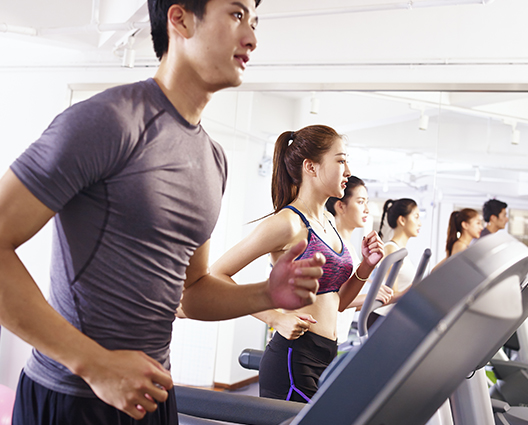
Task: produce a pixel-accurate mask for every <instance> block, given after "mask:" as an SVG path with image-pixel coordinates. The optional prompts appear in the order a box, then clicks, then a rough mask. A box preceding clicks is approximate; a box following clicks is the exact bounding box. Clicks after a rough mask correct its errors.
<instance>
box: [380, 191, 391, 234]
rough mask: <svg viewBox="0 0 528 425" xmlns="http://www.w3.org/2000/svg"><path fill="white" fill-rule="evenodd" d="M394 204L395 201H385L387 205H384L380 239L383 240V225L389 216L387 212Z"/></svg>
mask: <svg viewBox="0 0 528 425" xmlns="http://www.w3.org/2000/svg"><path fill="white" fill-rule="evenodd" d="M393 203H394V201H393V200H392V199H387V200H386V201H385V204H383V214H382V215H381V222H380V227H379V232H378V233H379V237H380V238H383V223H384V221H385V216H386V215H387V211H388V210H389V208H390V207H392V204H393Z"/></svg>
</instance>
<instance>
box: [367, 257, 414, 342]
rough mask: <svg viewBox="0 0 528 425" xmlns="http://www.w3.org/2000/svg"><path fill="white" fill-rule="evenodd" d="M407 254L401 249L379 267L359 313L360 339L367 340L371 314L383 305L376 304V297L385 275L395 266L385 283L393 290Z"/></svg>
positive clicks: (386, 258) (384, 260) (385, 259)
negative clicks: (368, 320) (368, 321)
mask: <svg viewBox="0 0 528 425" xmlns="http://www.w3.org/2000/svg"><path fill="white" fill-rule="evenodd" d="M407 253H408V252H407V249H406V248H401V249H399V250H398V251H395V252H393V253H391V254H389V255H387V256H386V257H385V258H384V259H383V261H382V262H381V264H380V265H379V267H378V270H377V272H376V275H375V276H374V279H373V280H372V283H371V285H370V289H369V291H368V293H367V296H366V298H365V302H364V303H363V305H362V306H361V311H360V312H359V318H358V335H359V337H360V338H365V337H366V336H367V319H368V316H369V314H370V313H371V312H372V311H374V310H375V309H376V308H378V307H380V306H381V305H382V304H381V303H380V302H379V301H378V303H376V295H378V291H379V289H380V288H381V284H382V283H383V281H384V280H385V275H386V274H387V271H388V269H389V268H390V267H391V266H393V265H394V267H392V269H391V271H390V273H389V276H388V277H387V280H386V282H385V285H386V286H388V287H390V288H392V286H393V285H394V282H395V281H396V277H397V276H398V273H399V272H400V269H401V266H402V265H403V259H404V258H405V257H406V256H407Z"/></svg>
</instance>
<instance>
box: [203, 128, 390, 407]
mask: <svg viewBox="0 0 528 425" xmlns="http://www.w3.org/2000/svg"><path fill="white" fill-rule="evenodd" d="M346 156H347V154H346V147H345V143H344V141H343V139H342V137H341V136H340V135H339V134H337V133H336V132H335V130H334V129H332V128H330V127H327V126H323V125H312V126H308V127H305V128H303V129H301V130H299V131H295V132H293V131H288V132H285V133H283V134H281V135H280V136H279V138H278V139H277V142H276V144H275V152H274V156H273V165H274V167H273V177H272V199H273V207H274V210H275V211H274V213H273V214H272V215H270V216H269V217H267V218H265V219H264V220H263V221H262V222H261V223H260V224H259V225H258V226H257V227H256V228H255V230H254V231H253V232H252V233H251V234H250V235H248V236H247V237H246V238H245V239H243V240H242V241H241V242H239V243H238V244H237V245H235V246H234V247H233V248H231V249H230V250H229V251H228V252H227V253H226V254H224V255H223V256H222V257H221V258H220V259H219V260H218V261H217V262H216V263H215V264H214V265H213V266H212V267H211V272H212V273H213V274H214V275H216V276H218V277H222V278H224V279H227V280H230V281H233V280H232V276H233V275H234V274H236V273H237V272H238V271H240V270H241V269H243V268H244V267H246V266H247V265H248V264H249V263H251V262H253V261H254V260H256V259H257V258H259V257H261V256H262V255H267V254H270V255H271V261H272V263H275V262H276V261H277V259H278V258H280V257H281V255H283V253H284V252H285V251H286V250H287V249H288V248H289V247H291V246H293V245H295V244H297V243H298V242H299V241H301V240H307V241H308V246H307V248H306V250H305V252H304V253H303V254H302V255H301V256H299V259H301V258H304V257H305V256H310V255H313V253H314V252H319V253H322V254H323V255H324V256H325V258H326V263H325V265H324V266H323V276H322V277H321V278H320V279H319V290H318V292H317V297H316V300H315V302H314V303H313V304H312V305H310V306H308V307H304V308H302V309H299V310H297V311H290V312H283V311H278V310H269V311H266V312H263V313H258V314H256V315H255V316H256V317H258V318H259V319H261V320H263V321H264V322H266V323H268V324H273V323H274V322H275V320H276V318H277V316H279V317H282V315H284V314H289V315H290V317H293V318H294V319H295V320H297V321H298V323H299V331H298V333H297V335H295V337H296V338H294V339H288V336H284V335H281V332H280V331H278V332H275V334H274V336H273V338H272V339H271V341H270V342H269V344H268V346H267V347H266V351H265V353H264V356H263V358H262V361H261V363H260V374H259V375H260V376H259V384H260V395H261V396H263V397H269V398H276V399H284V400H293V401H300V402H308V401H309V400H310V399H311V397H312V396H313V395H314V394H315V392H316V391H317V384H318V379H319V376H320V375H321V374H322V372H323V371H324V369H325V368H326V367H327V366H328V364H329V363H330V362H331V361H332V360H333V358H334V357H335V356H336V354H337V342H336V338H337V336H336V320H337V312H338V310H339V311H342V310H344V309H345V308H347V307H348V305H349V304H350V303H351V302H352V301H353V300H354V298H356V296H357V294H358V293H359V291H360V290H361V288H362V287H363V284H364V283H365V281H366V280H367V278H368V277H369V276H370V273H371V272H372V270H373V269H374V267H375V266H376V264H378V262H379V261H380V260H381V259H382V258H383V255H384V254H383V243H382V242H381V239H379V237H378V235H377V234H376V232H371V233H370V234H369V235H367V236H366V237H365V238H364V240H363V242H362V247H361V253H362V255H363V261H362V262H361V264H359V266H358V267H357V268H356V271H355V272H353V268H354V265H353V264H352V258H351V256H350V253H349V251H348V249H347V247H346V245H345V244H344V243H343V241H342V240H341V237H340V236H339V234H338V233H337V231H336V229H335V228H334V226H333V225H332V222H331V221H330V220H329V219H328V217H327V215H326V214H325V203H326V201H327V200H328V198H330V197H331V196H334V197H337V198H341V197H342V196H343V195H344V191H345V188H346V183H347V180H348V178H349V177H350V170H349V168H348V165H347V161H346Z"/></svg>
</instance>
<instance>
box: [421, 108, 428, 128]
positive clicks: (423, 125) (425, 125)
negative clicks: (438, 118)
mask: <svg viewBox="0 0 528 425" xmlns="http://www.w3.org/2000/svg"><path fill="white" fill-rule="evenodd" d="M428 127H429V115H426V114H425V112H424V110H423V109H422V113H421V115H420V122H419V124H418V128H419V129H420V130H423V131H426V130H427V128H428Z"/></svg>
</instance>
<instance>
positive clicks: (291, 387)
mask: <svg viewBox="0 0 528 425" xmlns="http://www.w3.org/2000/svg"><path fill="white" fill-rule="evenodd" d="M292 352H293V348H291V347H289V348H288V375H289V376H290V391H288V396H287V397H286V400H288V401H289V400H290V397H291V395H292V392H293V391H295V392H296V393H297V394H299V395H300V396H301V397H302V398H304V399H305V400H306V402H310V399H309V398H308V397H307V396H306V395H305V394H303V392H302V391H301V390H300V389H298V388H297V387H296V386H295V384H294V382H293V373H292V367H291V356H292Z"/></svg>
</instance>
